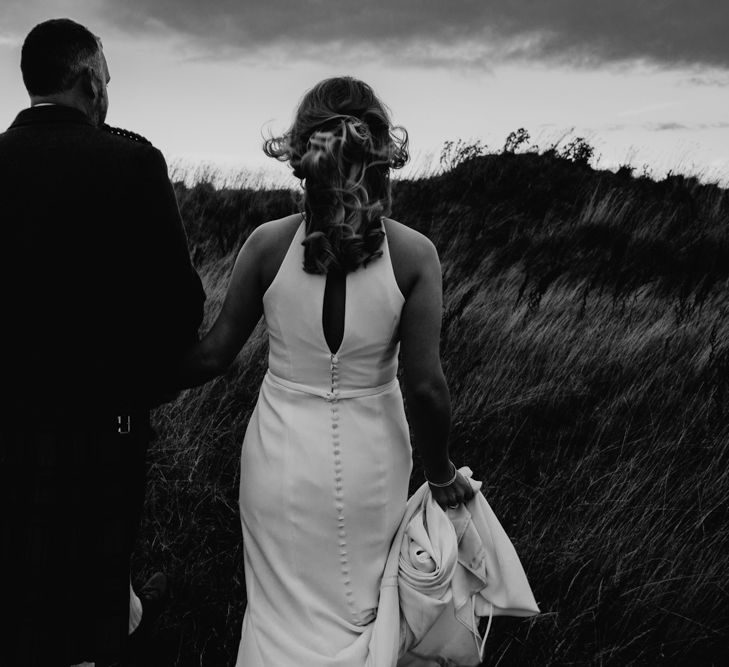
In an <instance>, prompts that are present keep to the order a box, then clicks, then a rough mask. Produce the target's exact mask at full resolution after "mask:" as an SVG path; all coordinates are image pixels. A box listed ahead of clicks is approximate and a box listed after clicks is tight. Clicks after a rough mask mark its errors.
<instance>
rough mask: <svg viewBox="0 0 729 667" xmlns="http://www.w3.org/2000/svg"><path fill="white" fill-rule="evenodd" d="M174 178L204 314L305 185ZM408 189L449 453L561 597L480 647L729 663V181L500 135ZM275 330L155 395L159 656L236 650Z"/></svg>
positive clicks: (543, 582) (212, 659)
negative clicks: (251, 245) (430, 250)
mask: <svg viewBox="0 0 729 667" xmlns="http://www.w3.org/2000/svg"><path fill="white" fill-rule="evenodd" d="M178 196H179V199H180V204H181V210H182V212H183V216H184V218H185V222H186V225H187V228H188V233H189V235H190V239H191V242H192V245H193V256H194V257H195V261H196V263H197V264H198V266H199V267H200V271H201V274H202V276H203V278H204V281H205V284H206V289H207V291H208V294H209V303H208V324H209V323H210V320H211V318H212V317H214V315H215V314H216V312H217V309H218V307H219V304H220V301H221V299H222V295H223V293H224V289H225V285H226V281H227V275H228V272H229V270H230V267H231V265H232V260H233V257H234V253H235V252H236V250H237V248H238V247H239V246H240V243H241V242H242V240H243V239H244V238H245V237H246V236H247V234H248V233H249V232H250V230H251V229H252V228H253V227H254V226H255V225H257V224H259V223H260V222H262V221H264V220H266V219H270V218H274V217H279V216H281V215H284V214H286V213H288V212H292V211H294V210H295V205H294V203H293V198H292V196H291V193H290V192H289V191H286V190H280V191H270V190H269V191H266V190H259V191H257V190H215V189H214V188H212V187H210V186H208V185H206V184H204V183H202V184H198V185H197V186H195V187H192V188H188V187H185V186H183V185H178ZM393 208H394V214H393V217H395V218H397V219H399V220H400V221H402V222H404V223H406V224H408V225H410V226H412V227H414V228H416V229H419V230H420V231H422V232H424V233H425V234H427V235H428V236H429V237H430V238H431V239H432V240H433V241H434V242H435V244H436V246H437V247H438V250H439V253H440V255H441V260H442V264H443V272H444V289H445V314H444V330H443V340H442V354H443V360H444V368H445V371H446V375H447V377H448V380H449V384H450V388H451V393H452V397H453V405H454V413H453V427H452V443H451V450H452V457H453V458H454V460H455V461H456V462H457V463H458V464H467V465H469V466H470V467H471V468H472V469H473V470H474V474H475V477H476V478H478V479H482V480H483V481H484V483H485V484H484V492H485V494H486V496H487V498H488V499H489V502H490V503H491V505H492V506H493V507H494V510H495V511H496V513H497V516H499V518H500V519H501V521H502V523H503V524H504V527H505V528H506V530H507V532H508V534H509V535H510V537H511V538H512V540H513V542H514V544H515V546H516V548H517V552H518V553H519V555H520V557H521V559H522V563H523V564H524V567H525V569H526V571H527V574H528V576H529V580H530V582H531V584H532V587H533V589H534V592H535V596H536V598H537V601H538V602H539V604H540V607H541V609H542V611H543V613H542V615H540V616H538V617H535V618H534V619H527V620H519V619H501V618H500V619H497V621H496V622H495V623H494V628H493V630H492V636H491V637H490V638H489V641H488V644H487V656H488V657H487V659H486V661H485V663H484V664H486V665H497V664H498V665H570V664H573V665H585V664H593V665H643V664H651V665H654V664H666V665H676V664H692V665H711V664H717V665H718V664H721V656H722V652H723V651H724V650H725V649H726V647H727V641H728V639H727V638H728V637H729V599H728V598H729V584H728V583H727V575H726V572H727V569H728V568H729V527H728V523H729V522H728V521H727V519H728V518H729V517H728V516H727V515H728V512H727V507H728V506H729V465H728V464H729V445H728V443H729V414H728V413H729V407H727V399H728V398H729V397H728V396H727V389H728V384H729V342H728V341H729V305H728V304H729V282H728V281H729V193H728V192H727V191H725V190H722V189H720V188H718V187H716V186H713V185H705V184H701V183H699V182H698V181H697V180H696V179H687V178H683V177H680V176H672V177H669V178H667V179H664V180H663V181H661V182H654V181H651V180H649V179H647V178H633V177H632V176H631V174H630V170H628V169H623V170H621V171H619V172H618V173H617V174H613V173H611V172H596V171H594V170H592V169H591V168H590V167H588V166H587V165H586V164H585V163H584V162H579V161H578V162H574V161H570V160H566V159H563V158H560V157H558V156H557V155H555V154H554V152H547V153H546V154H543V155H537V154H535V153H529V154H513V153H504V154H499V155H476V156H475V157H472V158H471V159H468V160H465V161H464V162H462V163H461V164H455V165H453V167H452V168H451V169H450V170H449V171H447V172H445V173H443V174H441V175H438V176H432V177H430V178H422V179H419V180H415V181H400V182H398V183H397V184H396V188H395V193H394V206H393ZM265 351H266V341H265V337H264V333H263V331H262V329H261V328H260V327H259V329H258V330H257V331H256V333H255V334H254V336H253V337H252V339H251V341H249V343H248V344H247V345H246V346H245V348H244V349H243V350H242V352H241V354H240V356H239V358H238V360H237V362H236V364H235V365H234V366H233V367H232V368H231V369H230V370H229V372H228V373H227V374H226V375H225V376H224V377H222V378H219V379H217V380H215V381H214V382H211V383H210V384H208V385H206V386H204V387H202V388H199V389H195V390H192V391H189V392H186V393H184V394H183V395H182V396H180V398H178V399H177V401H175V402H174V403H173V404H170V405H167V406H164V407H163V408H161V409H159V410H158V411H157V412H156V414H155V424H156V428H157V430H158V433H159V439H158V440H157V441H156V442H155V443H154V444H153V447H152V450H151V453H150V459H151V471H150V484H149V488H148V503H147V509H146V515H145V520H144V525H143V528H142V536H141V539H140V544H139V548H138V551H137V554H136V566H137V570H136V571H135V577H136V578H138V579H140V580H141V579H142V578H143V575H144V574H147V573H149V572H151V571H154V570H156V569H163V570H165V571H167V572H169V573H170V574H171V575H172V576H173V577H174V579H175V581H176V582H177V594H176V599H175V600H174V603H173V605H172V607H171V609H170V610H169V612H168V613H167V614H166V615H165V617H164V618H163V622H162V624H161V626H162V627H161V630H160V638H161V640H162V644H163V646H164V649H163V653H164V655H165V657H164V658H162V657H159V658H158V662H157V664H179V665H214V666H216V667H217V666H219V665H227V664H231V663H232V660H233V658H234V656H235V651H236V649H237V643H238V638H239V632H240V622H241V618H242V614H243V611H244V606H245V588H244V582H243V572H242V545H241V536H240V527H239V523H238V509H237V483H238V470H239V450H240V444H241V442H242V438H243V433H244V431H245V425H246V422H247V419H248V417H249V415H250V412H251V410H252V407H253V405H254V403H255V399H256V395H257V391H258V385H259V382H260V380H261V378H262V376H263V373H264V372H265V363H266V360H265ZM414 444H415V445H416V447H417V443H414ZM421 480H422V474H421V472H420V469H419V467H418V465H417V451H416V467H415V471H414V476H413V481H412V487H413V488H414V487H415V486H417V485H418V484H419V483H420V481H421ZM282 631H284V630H282Z"/></svg>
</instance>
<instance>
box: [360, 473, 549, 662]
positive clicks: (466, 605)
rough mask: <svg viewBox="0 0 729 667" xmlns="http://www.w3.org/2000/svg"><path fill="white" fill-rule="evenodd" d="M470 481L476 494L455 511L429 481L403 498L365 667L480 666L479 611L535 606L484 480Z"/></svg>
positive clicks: (511, 611) (518, 612) (519, 611)
mask: <svg viewBox="0 0 729 667" xmlns="http://www.w3.org/2000/svg"><path fill="white" fill-rule="evenodd" d="M461 473H462V474H464V475H465V476H466V477H468V478H470V477H471V475H472V473H471V470H470V469H469V468H462V469H461ZM470 481H471V485H472V486H473V488H474V490H475V491H476V494H475V495H474V497H473V499H472V500H471V501H469V503H468V504H467V505H465V506H461V507H459V508H458V509H457V510H448V512H447V513H446V512H444V511H443V510H442V509H441V508H440V507H439V506H438V505H437V503H436V502H435V501H434V500H433V497H432V495H431V493H430V489H429V487H428V485H427V483H426V484H423V485H422V486H421V487H420V488H419V489H418V490H417V491H416V492H415V494H414V495H413V496H412V497H411V498H410V500H408V504H407V510H406V512H405V516H404V517H403V520H402V522H401V524H400V527H399V529H398V531H397V534H396V536H395V539H394V540H393V543H392V546H391V548H390V553H389V556H388V559H387V564H386V566H385V573H384V576H383V579H382V584H381V587H380V601H379V606H378V613H377V619H376V620H375V621H374V627H373V631H372V635H371V637H370V645H369V648H370V651H369V656H368V661H367V665H368V667H393V666H394V665H398V667H416V666H423V667H425V666H426V665H433V664H444V663H446V664H448V662H447V661H450V664H456V665H463V666H472V665H478V664H479V663H480V661H481V659H482V640H481V637H480V636H479V633H478V619H479V618H480V617H484V616H487V615H488V616H492V615H508V616H533V615H535V614H538V613H539V607H538V606H537V603H536V601H535V599H534V595H533V594H532V591H531V588H530V586H529V583H528V581H527V578H526V574H525V573H524V569H523V568H522V566H521V563H520V561H519V557H518V556H517V554H516V551H515V549H514V547H513V545H512V544H511V541H510V540H509V538H508V536H507V535H506V533H505V531H504V529H503V528H502V527H501V524H500V523H499V521H498V519H497V518H496V515H495V514H494V513H493V510H492V509H491V507H490V506H489V504H488V502H486V499H485V498H484V496H483V494H482V493H481V492H480V488H481V483H480V482H476V481H474V480H470ZM489 624H490V619H489ZM487 633H488V630H487ZM484 639H485V638H484Z"/></svg>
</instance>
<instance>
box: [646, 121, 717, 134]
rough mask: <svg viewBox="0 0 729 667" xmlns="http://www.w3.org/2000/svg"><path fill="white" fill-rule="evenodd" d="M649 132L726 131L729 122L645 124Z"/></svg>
mask: <svg viewBox="0 0 729 667" xmlns="http://www.w3.org/2000/svg"><path fill="white" fill-rule="evenodd" d="M643 127H645V128H646V129H647V130H651V131H652V132H672V131H674V130H692V131H693V130H725V129H727V128H729V121H719V122H716V123H691V124H690V125H687V124H685V123H675V122H667V123H645V124H644V125H643Z"/></svg>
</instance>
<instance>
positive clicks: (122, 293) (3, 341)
mask: <svg viewBox="0 0 729 667" xmlns="http://www.w3.org/2000/svg"><path fill="white" fill-rule="evenodd" d="M0 234H1V235H2V236H1V238H2V241H1V243H2V248H3V249H4V252H3V253H2V258H1V260H0V267H1V268H0V271H2V280H0V304H2V310H3V320H4V321H3V324H2V329H1V331H2V333H0V349H2V350H3V352H4V357H5V361H4V362H3V364H2V367H3V368H2V375H3V377H4V383H3V384H4V385H5V389H6V392H7V391H9V392H10V393H11V395H12V401H11V402H10V403H9V404H5V405H4V406H2V407H3V408H5V409H8V408H9V409H11V410H13V411H16V410H17V409H23V408H27V407H29V408H31V409H37V408H38V407H42V406H49V407H52V408H53V409H58V408H63V407H65V406H69V407H71V408H73V409H78V408H79V407H82V408H83V409H84V410H88V409H89V408H90V407H92V406H97V407H98V408H100V409H104V408H107V409H112V410H117V409H119V408H120V407H125V406H131V407H134V408H145V407H149V406H152V405H154V404H156V403H159V402H161V400H162V398H163V396H164V395H165V391H166V390H167V389H168V387H166V386H165V384H166V383H168V382H169V375H170V370H171V367H172V366H174V364H175V362H176V361H177V360H178V359H179V357H180V355H181V353H182V351H183V350H184V349H185V348H186V347H188V346H189V345H191V344H192V343H193V342H194V341H195V340H196V337H197V330H198V326H199V325H200V322H201V320H202V312H203V311H202V308H203V301H204V298H205V297H204V293H203V290H202V287H201V284H200V279H199V277H198V275H197V273H196V272H195V270H194V269H193V267H192V265H191V263H190V259H189V256H188V248H187V240H186V237H185V233H184V231H183V227H182V223H181V220H180V215H179V212H178V208H177V203H176V200H175V195H174V192H173V189H172V186H171V184H170V181H169V179H168V176H167V168H166V165H165V161H164V158H163V157H162V154H161V153H160V152H159V151H158V150H157V149H156V148H154V147H153V146H151V145H149V144H148V143H146V142H142V141H135V140H133V139H131V138H126V137H122V136H116V135H114V134H111V133H109V132H106V131H104V130H101V129H97V128H96V127H94V126H93V125H92V124H91V122H90V121H89V120H88V119H87V117H86V116H85V115H84V114H83V113H82V112H80V111H78V110H76V109H72V108H70V107H63V106H41V107H33V108H31V109H27V110H25V111H22V112H21V113H20V114H19V115H18V117H17V118H16V120H15V122H14V123H13V124H12V125H11V126H10V128H9V129H8V130H7V131H6V132H5V133H3V134H0ZM6 396H7V393H6Z"/></svg>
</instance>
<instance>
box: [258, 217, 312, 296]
mask: <svg viewBox="0 0 729 667" xmlns="http://www.w3.org/2000/svg"><path fill="white" fill-rule="evenodd" d="M300 224H301V214H300V213H296V214H294V215H287V216H286V217H285V218H279V219H278V220H270V221H269V222H264V223H263V224H261V225H259V226H258V227H256V228H255V229H254V230H253V232H251V235H250V236H249V237H248V240H247V241H246V243H245V245H246V246H249V248H250V251H251V254H252V255H254V256H255V261H256V263H257V264H258V266H259V267H260V271H261V276H262V280H263V283H264V284H265V285H268V284H270V282H271V281H272V280H273V278H274V276H275V275H276V272H277V271H278V268H279V267H280V266H281V262H283V259H284V257H285V256H286V252H287V250H288V249H289V246H290V245H291V242H292V241H293V240H294V236H295V235H296V231H297V230H298V228H299V225H300Z"/></svg>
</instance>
